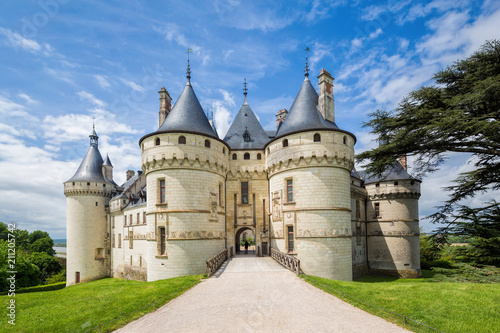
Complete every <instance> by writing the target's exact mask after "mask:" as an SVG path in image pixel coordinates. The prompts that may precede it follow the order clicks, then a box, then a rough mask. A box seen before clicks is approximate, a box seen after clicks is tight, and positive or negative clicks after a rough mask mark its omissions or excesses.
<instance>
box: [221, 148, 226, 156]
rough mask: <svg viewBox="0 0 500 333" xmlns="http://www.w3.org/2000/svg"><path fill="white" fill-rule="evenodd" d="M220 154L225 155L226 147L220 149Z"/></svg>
mask: <svg viewBox="0 0 500 333" xmlns="http://www.w3.org/2000/svg"><path fill="white" fill-rule="evenodd" d="M222 153H223V154H224V155H226V147H222Z"/></svg>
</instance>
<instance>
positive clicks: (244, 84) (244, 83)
mask: <svg viewBox="0 0 500 333" xmlns="http://www.w3.org/2000/svg"><path fill="white" fill-rule="evenodd" d="M247 91H248V89H247V79H246V78H245V81H244V82H243V95H245V101H244V102H243V104H248V103H247Z"/></svg>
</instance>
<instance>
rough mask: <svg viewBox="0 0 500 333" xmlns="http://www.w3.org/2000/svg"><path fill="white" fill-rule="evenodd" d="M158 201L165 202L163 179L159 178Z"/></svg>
mask: <svg viewBox="0 0 500 333" xmlns="http://www.w3.org/2000/svg"><path fill="white" fill-rule="evenodd" d="M160 203H165V179H162V180H160Z"/></svg>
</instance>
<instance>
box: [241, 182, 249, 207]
mask: <svg viewBox="0 0 500 333" xmlns="http://www.w3.org/2000/svg"><path fill="white" fill-rule="evenodd" d="M244 184H246V185H244ZM240 190H241V204H242V205H248V193H249V183H248V182H241V183H240ZM244 190H245V191H244ZM245 201H246V202H245Z"/></svg>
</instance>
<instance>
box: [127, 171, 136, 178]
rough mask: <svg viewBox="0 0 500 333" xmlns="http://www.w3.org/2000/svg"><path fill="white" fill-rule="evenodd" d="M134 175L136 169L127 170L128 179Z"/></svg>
mask: <svg viewBox="0 0 500 333" xmlns="http://www.w3.org/2000/svg"><path fill="white" fill-rule="evenodd" d="M134 175H135V171H134V170H127V180H129V179H130V178H132V177H133V176H134Z"/></svg>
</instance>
